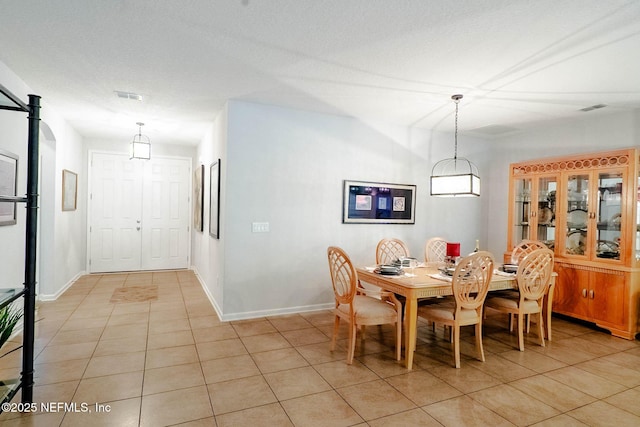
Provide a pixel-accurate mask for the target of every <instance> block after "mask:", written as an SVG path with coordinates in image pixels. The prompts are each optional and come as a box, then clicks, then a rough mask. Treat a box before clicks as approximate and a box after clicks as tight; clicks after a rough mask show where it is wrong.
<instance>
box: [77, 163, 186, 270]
mask: <svg viewBox="0 0 640 427" xmlns="http://www.w3.org/2000/svg"><path fill="white" fill-rule="evenodd" d="M189 164H190V162H189V160H186V159H162V158H158V159H152V160H149V161H140V160H130V159H129V157H128V156H126V155H119V154H105V153H92V157H91V163H90V165H91V166H90V169H91V172H90V176H91V183H90V197H89V222H90V224H89V251H90V253H89V270H90V272H92V273H95V272H113V271H135V270H148V269H174V268H187V267H188V266H189V258H188V257H189V244H188V242H189V221H190V218H189V215H188V212H189V211H190V204H189V191H190V189H189V184H190V179H189V177H190V167H189Z"/></svg>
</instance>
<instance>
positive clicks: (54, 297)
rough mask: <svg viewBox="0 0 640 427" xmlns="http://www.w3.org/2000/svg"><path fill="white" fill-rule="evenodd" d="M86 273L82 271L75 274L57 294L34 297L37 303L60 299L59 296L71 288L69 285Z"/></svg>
mask: <svg viewBox="0 0 640 427" xmlns="http://www.w3.org/2000/svg"><path fill="white" fill-rule="evenodd" d="M85 274H86V273H85V272H84V271H81V272H79V273H78V274H76V275H75V276H73V278H72V279H71V280H69V281H68V282H67V283H66V284H65V285H64V286H63V287H62V288H61V289H60V290H58V292H56V293H55V294H38V295H36V297H37V299H38V301H55V300H57V299H58V298H60V296H61V295H62V294H63V293H65V291H66V290H67V289H69V288H70V287H71V285H73V284H74V283H75V281H76V280H78V279H79V278H80V277H82V276H84V275H85Z"/></svg>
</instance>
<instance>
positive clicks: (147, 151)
mask: <svg viewBox="0 0 640 427" xmlns="http://www.w3.org/2000/svg"><path fill="white" fill-rule="evenodd" d="M136 124H137V125H138V134H137V135H134V136H133V141H131V153H130V154H131V157H130V158H131V159H144V160H149V159H150V158H151V140H150V139H149V137H147V136H145V135H143V134H142V126H144V123H141V122H138V123H136Z"/></svg>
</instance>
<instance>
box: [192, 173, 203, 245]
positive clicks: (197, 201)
mask: <svg viewBox="0 0 640 427" xmlns="http://www.w3.org/2000/svg"><path fill="white" fill-rule="evenodd" d="M203 205H204V165H199V166H197V167H196V170H195V171H194V173H193V228H194V229H195V230H196V231H200V232H202V231H203V230H204V228H203V224H202V223H203V211H202V207H203Z"/></svg>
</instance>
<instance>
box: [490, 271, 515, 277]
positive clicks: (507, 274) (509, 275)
mask: <svg viewBox="0 0 640 427" xmlns="http://www.w3.org/2000/svg"><path fill="white" fill-rule="evenodd" d="M493 274H497V275H498V276H505V277H515V276H516V273H507V272H506V271H502V270H497V269H494V270H493Z"/></svg>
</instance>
